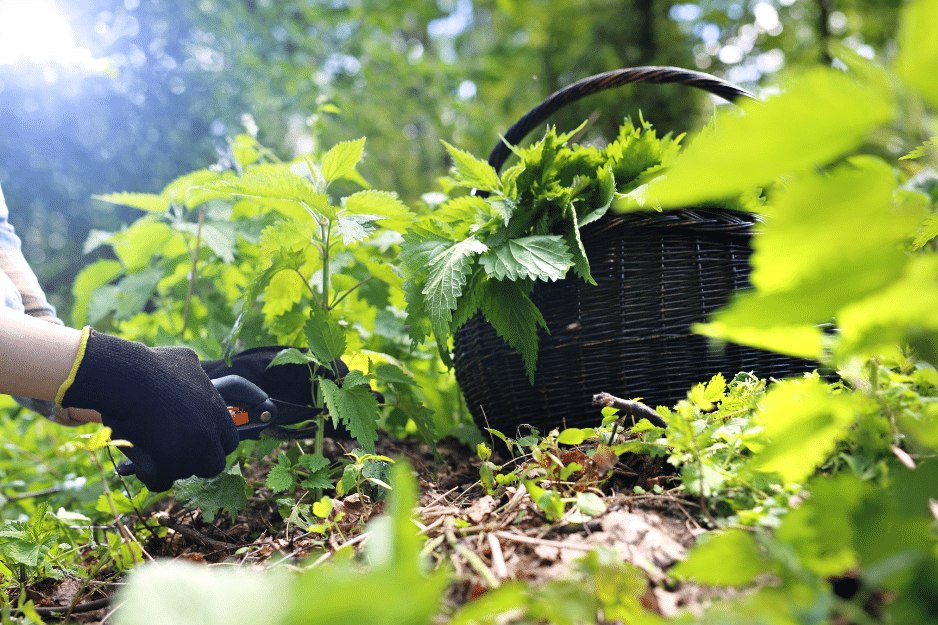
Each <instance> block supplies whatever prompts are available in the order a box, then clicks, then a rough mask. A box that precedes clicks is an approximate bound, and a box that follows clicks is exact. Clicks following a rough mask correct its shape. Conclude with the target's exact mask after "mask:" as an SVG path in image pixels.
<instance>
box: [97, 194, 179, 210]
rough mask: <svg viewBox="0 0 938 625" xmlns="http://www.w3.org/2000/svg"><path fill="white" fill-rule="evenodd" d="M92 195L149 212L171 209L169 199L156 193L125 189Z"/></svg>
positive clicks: (98, 198) (103, 200)
mask: <svg viewBox="0 0 938 625" xmlns="http://www.w3.org/2000/svg"><path fill="white" fill-rule="evenodd" d="M91 197H93V198H94V199H96V200H101V201H102V202H110V203H111V204H121V205H123V206H130V207H131V208H138V209H140V210H142V211H146V212H148V213H165V212H166V211H168V210H169V199H168V198H166V197H165V196H162V195H156V194H154V193H129V192H127V191H124V192H121V193H108V194H106V195H92V196H91Z"/></svg>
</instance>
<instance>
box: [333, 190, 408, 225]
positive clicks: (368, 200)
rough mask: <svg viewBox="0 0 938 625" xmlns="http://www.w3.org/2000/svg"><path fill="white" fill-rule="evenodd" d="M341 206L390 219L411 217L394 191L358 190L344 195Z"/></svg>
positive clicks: (355, 211)
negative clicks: (346, 195)
mask: <svg viewBox="0 0 938 625" xmlns="http://www.w3.org/2000/svg"><path fill="white" fill-rule="evenodd" d="M342 207H343V208H344V209H345V210H347V211H348V212H350V213H360V214H366V215H379V216H381V217H385V218H391V219H402V218H408V219H409V220H410V219H412V215H413V214H412V213H411V211H410V210H408V208H407V206H406V205H405V204H404V203H403V202H401V201H400V199H398V197H397V194H396V193H391V192H390V191H374V190H367V191H359V192H357V193H353V194H352V195H350V196H348V197H346V198H345V199H344V200H343V201H342Z"/></svg>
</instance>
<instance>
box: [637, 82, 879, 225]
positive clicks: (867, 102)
mask: <svg viewBox="0 0 938 625" xmlns="http://www.w3.org/2000/svg"><path fill="white" fill-rule="evenodd" d="M857 102H863V106H857ZM741 106H742V109H743V112H744V113H745V114H744V115H739V114H736V113H735V112H733V111H727V112H725V113H722V114H721V113H718V114H717V121H716V127H717V130H716V131H715V132H709V133H704V134H701V135H700V136H698V137H697V138H696V139H695V140H694V141H693V143H691V144H690V145H689V146H688V147H687V148H686V149H685V150H684V152H683V153H682V154H681V155H680V156H678V157H677V158H676V159H675V161H674V164H673V167H672V168H671V169H670V170H669V171H668V172H667V175H666V176H662V177H660V178H657V179H656V180H655V181H654V182H653V183H651V185H650V189H649V191H650V194H651V196H652V197H653V198H654V199H655V200H656V201H657V202H659V203H660V204H661V205H662V206H666V207H670V206H675V207H678V206H688V205H694V204H698V203H700V202H704V201H707V200H719V199H722V198H725V197H730V196H733V195H737V194H739V193H741V192H744V191H747V190H749V189H752V188H754V187H760V186H764V185H766V184H768V183H770V182H773V181H774V180H775V179H776V178H777V177H778V176H781V175H783V174H789V173H792V172H803V171H810V170H811V169H812V168H813V167H815V166H816V165H818V164H820V165H826V164H828V163H830V162H831V161H833V160H834V159H836V158H838V157H839V156H841V155H843V154H845V153H847V152H849V151H850V150H852V149H853V148H855V147H856V146H857V145H859V144H860V142H861V141H863V140H864V138H865V137H866V135H867V134H868V133H869V132H870V131H871V130H872V129H873V128H876V127H878V126H880V125H882V124H883V123H885V122H886V121H888V120H889V118H890V115H891V114H892V108H891V102H890V100H889V96H888V93H886V92H884V90H883V89H881V88H879V87H873V86H868V85H864V84H861V83H858V82H856V81H855V80H854V79H853V78H851V77H850V76H847V75H846V74H844V73H842V72H839V71H836V70H832V69H826V68H818V69H814V70H810V71H806V72H804V73H802V74H800V75H799V76H798V78H797V80H794V81H793V82H792V83H791V84H789V85H786V86H785V89H784V91H783V93H782V94H781V95H778V96H776V97H773V98H771V99H770V100H768V101H766V102H765V103H764V104H760V103H755V102H746V103H743V104H742V105H741ZM818 212H822V211H818Z"/></svg>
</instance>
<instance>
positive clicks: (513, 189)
mask: <svg viewBox="0 0 938 625" xmlns="http://www.w3.org/2000/svg"><path fill="white" fill-rule="evenodd" d="M578 131H579V129H577V130H574V131H572V132H569V133H565V134H560V135H558V134H557V132H556V131H555V130H554V129H553V128H548V130H547V132H546V134H545V135H544V137H543V139H541V140H540V141H539V142H537V143H535V144H534V145H533V146H531V147H528V148H516V147H513V148H512V150H513V151H514V153H515V154H516V155H517V156H518V163H517V164H515V165H514V166H512V167H510V168H508V169H507V170H505V171H504V172H503V173H502V174H501V175H499V174H498V173H497V172H496V171H495V169H494V168H493V167H492V166H491V165H489V164H488V163H486V162H484V161H481V160H479V159H477V158H475V157H473V156H472V155H470V154H469V153H467V152H464V151H462V150H459V149H457V148H455V147H453V146H451V145H449V144H446V148H447V150H448V151H449V153H450V156H451V158H452V159H453V165H454V166H453V172H452V178H451V179H450V181H449V183H450V184H451V185H452V186H453V187H463V188H467V189H475V190H476V192H482V193H480V194H471V195H463V196H459V197H454V198H451V199H448V200H447V201H445V202H443V203H442V204H441V205H439V206H438V207H436V208H435V210H433V211H431V212H430V213H429V214H428V215H426V216H425V217H424V218H423V219H421V220H420V221H419V222H418V223H417V224H415V226H414V227H413V228H411V229H410V230H409V231H408V232H407V234H406V235H405V236H404V243H403V244H402V251H401V260H402V261H403V265H404V269H405V271H406V272H407V277H408V279H407V281H406V282H405V283H404V289H405V291H406V300H407V313H408V323H409V324H410V333H411V337H412V338H413V339H414V340H415V341H418V342H419V341H422V340H424V339H425V338H426V337H427V336H429V334H430V333H431V332H432V334H433V335H434V336H435V338H436V342H437V347H438V350H439V352H440V356H441V357H442V358H443V360H444V362H446V363H447V364H451V359H450V355H449V347H448V339H449V338H450V337H451V336H452V335H453V334H454V333H455V332H456V330H458V329H459V327H460V326H462V325H463V324H464V323H466V322H467V321H468V320H469V319H470V318H472V317H473V316H474V315H475V314H477V313H481V314H482V315H483V316H484V317H485V319H486V320H487V321H488V322H489V323H490V324H491V325H492V326H493V327H494V329H495V331H496V332H497V333H498V334H499V336H501V337H502V338H503V339H505V341H507V342H508V344H509V345H511V347H512V348H514V349H515V350H516V351H518V352H519V353H520V354H521V356H522V358H523V361H524V365H525V369H526V372H527V374H528V377H529V379H531V381H532V383H533V380H534V372H535V369H536V364H537V349H538V340H537V332H538V328H543V329H544V330H545V331H548V328H547V326H546V324H545V322H544V318H543V316H542V315H541V313H540V311H538V309H537V307H536V306H535V305H534V303H533V302H532V300H531V298H530V297H529V295H530V293H531V291H532V289H533V288H534V284H535V281H538V280H541V281H554V280H560V279H562V278H564V277H565V276H566V275H567V272H568V271H569V270H570V269H573V271H574V273H576V275H577V276H579V277H580V278H581V279H582V280H584V281H585V282H587V283H590V284H595V282H594V281H593V278H592V276H591V275H590V265H589V259H588V258H587V257H586V252H585V249H584V247H583V242H582V240H581V238H580V230H581V229H582V228H583V227H584V226H586V225H587V224H590V223H592V222H594V221H596V220H598V219H600V218H601V217H603V216H604V215H605V214H606V213H607V212H608V211H609V209H610V207H612V206H613V203H614V202H615V205H616V210H620V211H622V210H629V209H632V210H635V209H643V208H645V207H644V205H643V201H642V199H643V191H644V190H645V189H646V188H647V183H648V182H649V181H651V180H652V179H653V178H655V177H656V176H659V175H660V174H661V172H662V171H664V170H665V169H667V167H668V166H669V164H670V163H671V162H672V161H673V160H674V159H675V157H676V156H677V154H678V152H679V150H680V142H681V139H682V138H683V136H684V135H680V136H677V137H674V136H672V135H671V134H670V133H669V134H667V135H665V136H664V137H658V136H657V134H656V132H655V131H654V130H653V129H652V127H651V124H649V123H648V122H646V121H645V120H644V119H640V121H639V124H637V125H636V124H633V123H631V122H630V121H629V120H626V121H625V123H624V124H623V125H622V126H621V128H620V131H619V136H618V137H617V138H616V139H615V140H614V141H612V142H611V143H609V144H608V145H607V146H606V147H604V148H597V147H590V146H581V145H568V144H567V142H568V141H569V140H570V139H571V138H572V137H573V136H575V135H576V134H577V132H578ZM748 199H749V200H754V199H755V198H754V197H751V198H748ZM734 201H735V200H734ZM743 202H744V200H740V201H739V203H740V206H739V208H742V207H743ZM727 207H728V208H730V207H735V206H730V205H727Z"/></svg>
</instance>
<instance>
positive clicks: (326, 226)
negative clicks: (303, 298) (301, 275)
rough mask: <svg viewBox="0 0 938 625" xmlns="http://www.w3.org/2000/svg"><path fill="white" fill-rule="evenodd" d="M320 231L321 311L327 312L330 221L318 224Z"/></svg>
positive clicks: (328, 307)
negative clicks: (321, 242) (321, 247)
mask: <svg viewBox="0 0 938 625" xmlns="http://www.w3.org/2000/svg"><path fill="white" fill-rule="evenodd" d="M320 228H321V229H322V241H323V250H322V303H323V310H326V311H328V310H329V309H330V306H329V287H330V285H329V270H330V267H329V260H330V259H329V253H330V251H331V250H330V249H329V248H330V240H329V238H330V235H331V234H332V221H330V220H328V219H326V220H323V223H321V224H320Z"/></svg>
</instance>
